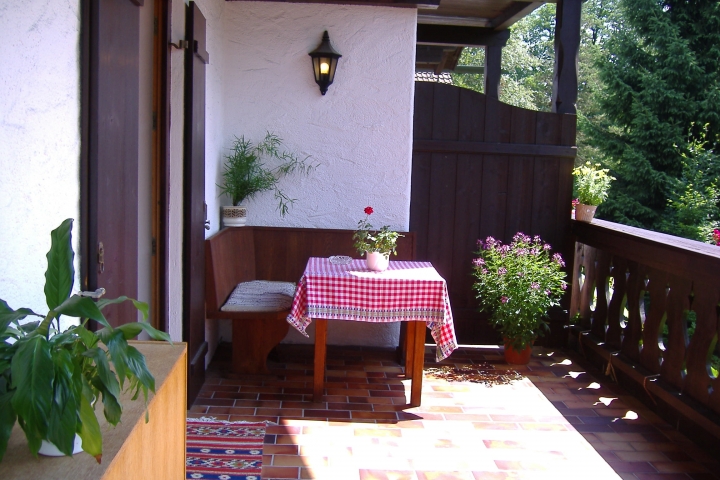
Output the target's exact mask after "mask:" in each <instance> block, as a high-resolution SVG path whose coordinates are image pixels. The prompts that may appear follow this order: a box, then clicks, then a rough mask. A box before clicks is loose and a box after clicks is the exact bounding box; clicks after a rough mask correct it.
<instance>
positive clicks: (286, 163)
mask: <svg viewBox="0 0 720 480" xmlns="http://www.w3.org/2000/svg"><path fill="white" fill-rule="evenodd" d="M266 160H267V161H272V162H279V164H278V165H277V166H276V167H273V168H270V167H267V166H266V165H265V163H264V161H266ZM316 167H317V165H316V164H313V163H312V162H311V161H310V157H309V156H308V157H305V158H304V159H302V160H301V159H300V158H299V157H298V156H297V155H295V154H293V153H289V152H286V151H283V150H282V140H281V139H280V137H278V136H277V135H275V134H273V133H270V132H267V134H266V135H265V138H264V139H263V141H262V142H260V143H257V144H254V143H253V142H251V141H250V140H246V139H245V137H244V136H241V137H240V138H238V137H235V141H234V143H233V146H232V149H231V152H230V154H229V155H226V156H225V164H224V171H223V174H222V176H223V182H222V183H221V184H219V185H218V187H219V188H220V194H221V195H222V194H226V195H228V196H230V198H231V200H232V204H233V205H240V203H241V202H243V201H245V200H250V199H252V198H254V197H255V195H257V194H258V193H262V192H265V191H268V190H274V192H275V199H276V200H277V201H278V210H280V214H281V215H282V216H285V215H286V214H287V213H288V211H289V208H290V205H292V204H293V203H294V202H295V199H294V198H289V197H288V196H287V195H285V193H283V192H282V190H280V188H279V187H278V184H279V182H280V179H281V178H283V177H285V176H287V175H290V174H292V173H296V172H297V173H300V174H304V175H307V174H309V173H310V172H311V171H312V170H313V169H315V168H316Z"/></svg>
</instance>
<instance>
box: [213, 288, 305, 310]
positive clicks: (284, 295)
mask: <svg viewBox="0 0 720 480" xmlns="http://www.w3.org/2000/svg"><path fill="white" fill-rule="evenodd" d="M294 296H295V284H294V283H292V282H272V281H268V280H253V281H251V282H243V283H240V284H238V286H237V287H235V290H233V292H232V293H231V294H230V297H229V298H228V300H227V302H225V305H223V306H222V307H221V308H220V310H221V311H223V312H281V311H283V310H289V309H290V306H291V305H292V301H293V297H294Z"/></svg>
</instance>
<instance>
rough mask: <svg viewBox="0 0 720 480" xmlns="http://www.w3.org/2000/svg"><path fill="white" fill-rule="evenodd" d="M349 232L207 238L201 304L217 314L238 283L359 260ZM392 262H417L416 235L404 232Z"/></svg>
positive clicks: (295, 276)
mask: <svg viewBox="0 0 720 480" xmlns="http://www.w3.org/2000/svg"><path fill="white" fill-rule="evenodd" d="M353 233H354V231H353V230H335V229H320V228H288V227H254V226H250V227H235V228H225V229H223V230H221V231H219V232H218V233H216V234H215V235H213V236H211V237H210V238H208V239H207V240H205V301H206V306H205V307H206V309H207V311H208V312H217V311H219V309H220V307H221V306H222V305H223V304H224V303H225V300H227V298H228V296H229V295H230V293H231V292H232V290H233V289H234V288H235V286H236V285H237V284H238V283H240V282H246V281H250V280H278V281H285V282H297V281H298V280H300V277H301V276H302V273H303V271H304V270H305V265H306V264H307V260H308V258H310V257H329V256H331V255H347V256H350V257H353V258H359V257H360V255H359V254H358V253H357V251H356V250H355V248H354V247H353V239H352V236H353ZM402 235H403V237H400V238H399V239H398V243H397V255H396V256H395V255H394V256H392V257H391V258H390V259H391V260H414V259H415V233H414V232H403V233H402Z"/></svg>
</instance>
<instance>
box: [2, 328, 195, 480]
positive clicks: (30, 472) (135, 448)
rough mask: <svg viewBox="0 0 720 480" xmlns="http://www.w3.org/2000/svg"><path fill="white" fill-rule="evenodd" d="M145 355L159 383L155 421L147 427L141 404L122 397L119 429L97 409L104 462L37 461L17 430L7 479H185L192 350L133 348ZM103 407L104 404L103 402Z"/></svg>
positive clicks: (84, 457)
mask: <svg viewBox="0 0 720 480" xmlns="http://www.w3.org/2000/svg"><path fill="white" fill-rule="evenodd" d="M131 343H132V344H133V345H134V346H135V347H136V348H137V349H138V350H140V352H142V353H143V355H145V358H146V361H147V365H148V368H149V369H150V372H151V373H152V374H153V376H154V377H155V391H156V394H155V395H154V396H151V398H150V400H149V407H148V411H149V414H150V421H149V422H148V423H145V404H144V402H143V401H142V398H140V399H138V400H136V401H132V400H130V398H129V395H126V394H124V395H123V397H122V406H123V415H122V420H121V422H120V423H118V425H117V426H116V427H113V426H112V425H109V424H107V423H106V422H105V417H104V416H103V414H102V411H101V409H102V406H101V405H98V406H97V412H98V420H99V421H100V427H101V429H102V432H103V458H102V463H101V464H98V463H97V462H96V461H95V459H94V458H93V457H91V456H90V455H88V454H86V453H84V452H83V453H79V454H77V455H74V456H73V457H72V458H70V457H43V456H38V458H34V457H33V456H32V455H31V454H30V450H29V449H28V446H27V440H26V439H25V434H24V433H23V432H22V430H21V429H20V427H19V426H18V425H17V424H16V425H15V428H14V429H13V432H12V436H11V437H10V442H9V444H8V449H7V452H6V453H5V457H4V458H3V461H2V463H0V478H2V479H8V480H9V479H15V478H17V479H26V478H32V479H58V480H59V479H69V478H72V479H93V480H94V479H104V480H120V479H123V480H125V479H128V478H136V479H144V478H147V479H153V480H159V479H166V478H167V479H171V478H172V479H175V478H178V479H179V478H185V419H186V414H187V407H186V404H185V399H186V378H187V376H186V369H187V349H186V345H185V344H184V343H177V344H175V345H170V344H167V343H160V342H131ZM98 403H100V402H98Z"/></svg>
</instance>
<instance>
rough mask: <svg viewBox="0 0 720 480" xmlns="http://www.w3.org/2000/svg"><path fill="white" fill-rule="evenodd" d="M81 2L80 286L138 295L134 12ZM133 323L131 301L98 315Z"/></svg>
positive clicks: (111, 2)
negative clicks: (103, 314)
mask: <svg viewBox="0 0 720 480" xmlns="http://www.w3.org/2000/svg"><path fill="white" fill-rule="evenodd" d="M82 3H83V18H82V35H83V40H82V47H83V88H82V95H83V99H82V108H83V112H82V113H83V114H82V121H83V128H82V175H81V178H82V179H81V188H82V193H81V199H82V200H81V201H82V214H83V217H84V218H82V219H81V220H82V227H83V230H82V254H83V256H82V271H83V288H86V289H90V290H95V289H96V288H98V287H103V288H105V290H106V292H107V293H106V297H108V298H113V297H117V296H119V295H127V296H130V297H133V298H136V297H137V293H138V291H137V288H138V282H137V279H138V265H137V262H138V111H139V105H138V82H139V59H138V56H139V33H140V11H139V7H138V6H137V4H136V3H134V2H132V1H131V0H96V1H87V2H82ZM104 313H105V314H106V317H107V319H108V321H109V322H110V323H111V324H112V325H115V326H117V325H121V324H123V323H128V322H134V321H136V319H137V312H136V310H135V309H134V308H133V306H132V305H131V304H129V302H125V303H124V304H121V305H111V306H109V307H108V308H107V309H105V310H104Z"/></svg>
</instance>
